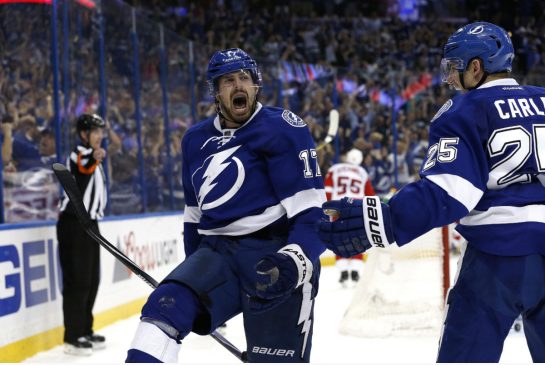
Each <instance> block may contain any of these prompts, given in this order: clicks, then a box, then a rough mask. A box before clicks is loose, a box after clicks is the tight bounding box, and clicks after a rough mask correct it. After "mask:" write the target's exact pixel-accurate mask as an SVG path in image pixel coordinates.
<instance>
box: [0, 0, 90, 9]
mask: <svg viewBox="0 0 545 365" xmlns="http://www.w3.org/2000/svg"><path fill="white" fill-rule="evenodd" d="M74 1H75V2H76V3H78V4H80V5H83V6H85V7H86V8H89V9H94V8H95V7H96V4H95V2H94V0H74ZM51 3H52V0H0V4H51Z"/></svg>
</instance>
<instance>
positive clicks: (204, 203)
mask: <svg viewBox="0 0 545 365" xmlns="http://www.w3.org/2000/svg"><path fill="white" fill-rule="evenodd" d="M315 148H316V147H315V144H314V141H313V139H312V137H311V134H310V132H309V129H308V127H307V125H306V124H305V123H304V121H303V120H302V119H301V118H299V117H298V116H297V115H295V114H294V113H292V112H290V111H288V110H283V109H280V108H273V107H265V106H262V105H261V104H260V103H258V105H257V108H256V111H255V113H254V114H253V115H252V117H251V118H250V119H249V120H248V121H247V122H246V123H245V124H244V125H243V126H241V127H239V128H237V129H222V128H221V126H220V122H219V119H218V117H217V116H216V117H215V118H214V117H211V118H208V119H206V120H204V121H202V122H200V123H198V124H196V125H194V126H193V127H191V128H190V129H189V130H188V131H187V132H186V134H185V135H184V138H183V141H182V150H183V171H182V177H183V185H184V192H185V198H186V207H185V210H184V245H185V250H186V254H191V253H192V252H193V251H194V250H195V249H196V246H197V245H198V243H199V241H200V238H201V237H202V235H227V236H242V235H247V234H251V233H254V232H257V231H260V230H262V229H264V228H265V227H269V226H271V225H272V226H273V227H275V225H277V226H278V227H281V228H279V230H282V229H283V228H286V233H287V234H288V233H289V236H288V241H287V242H286V244H288V243H297V244H298V245H300V246H301V248H302V249H303V250H304V251H305V253H306V255H307V256H308V257H309V259H310V260H311V261H314V260H315V259H316V258H318V257H319V255H320V254H321V253H322V252H323V251H324V249H325V247H324V246H323V244H322V243H321V241H320V240H319V238H318V236H317V234H316V232H315V231H314V223H315V222H316V221H317V220H319V219H320V217H321V205H322V203H323V202H324V201H325V191H324V185H323V180H322V176H321V173H320V170H319V167H318V160H317V154H316V150H315Z"/></svg>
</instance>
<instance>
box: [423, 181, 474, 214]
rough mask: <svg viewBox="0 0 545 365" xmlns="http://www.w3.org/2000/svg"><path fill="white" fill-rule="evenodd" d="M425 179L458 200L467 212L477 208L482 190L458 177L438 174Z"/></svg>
mask: <svg viewBox="0 0 545 365" xmlns="http://www.w3.org/2000/svg"><path fill="white" fill-rule="evenodd" d="M425 178H426V179H428V180H430V181H431V182H433V183H434V184H436V185H437V186H439V187H440V188H441V189H443V190H444V191H446V192H447V194H448V195H450V196H451V197H452V198H454V199H456V200H458V201H459V202H460V203H461V204H463V205H464V206H465V207H466V209H467V211H468V212H471V211H472V210H473V208H475V207H476V206H477V203H478V202H479V200H481V198H482V197H483V194H484V193H483V191H482V190H480V189H478V188H476V187H475V185H473V184H472V183H470V182H469V181H468V180H466V179H464V178H463V177H460V176H458V175H452V174H440V175H429V176H426V177H425Z"/></svg>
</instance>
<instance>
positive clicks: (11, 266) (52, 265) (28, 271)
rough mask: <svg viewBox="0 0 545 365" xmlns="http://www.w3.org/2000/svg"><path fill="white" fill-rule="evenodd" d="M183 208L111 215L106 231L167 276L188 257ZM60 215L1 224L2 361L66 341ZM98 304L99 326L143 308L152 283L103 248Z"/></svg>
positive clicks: (156, 273) (146, 264)
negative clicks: (57, 219)
mask: <svg viewBox="0 0 545 365" xmlns="http://www.w3.org/2000/svg"><path fill="white" fill-rule="evenodd" d="M182 223H183V217H182V213H175V214H174V213H169V214H154V215H149V214H148V215H146V216H123V217H117V218H116V217H112V218H108V219H106V220H104V221H102V222H100V224H99V226H100V231H101V233H102V235H103V236H104V237H105V238H106V239H107V240H108V241H110V242H111V243H112V244H113V245H115V246H117V248H118V249H119V250H121V251H122V252H123V253H125V254H126V255H127V256H128V257H129V258H130V259H131V260H133V261H134V262H135V263H136V264H138V266H139V267H141V268H142V269H144V270H145V271H146V272H147V273H148V274H150V275H151V276H152V277H153V278H155V279H156V280H158V281H160V280H161V279H162V278H163V277H165V276H166V275H167V274H168V273H169V272H170V271H171V270H172V269H173V268H174V267H176V265H177V263H179V262H181V261H182V260H183V258H184V253H183V244H182V234H183V232H182V231H183V224H182ZM55 224H56V222H55V221H47V222H41V223H37V224H24V225H5V227H2V229H1V230H0V328H1V331H0V362H18V361H21V360H23V359H25V358H27V357H29V356H32V355H34V354H35V353H37V352H39V351H44V350H47V349H50V348H52V347H54V346H58V345H59V344H61V343H62V336H63V332H64V327H63V319H62V295H61V291H62V277H61V271H60V266H59V259H58V243H57V238H56V228H55ZM100 275H101V281H100V287H99V292H98V296H97V300H96V303H95V307H94V314H95V326H94V329H95V330H98V329H100V328H102V327H104V326H107V325H109V324H111V323H113V322H115V321H117V320H120V319H124V318H127V317H130V316H132V315H134V314H136V313H138V312H139V311H140V309H141V307H142V305H143V303H144V301H145V298H146V297H147V295H148V294H149V293H150V292H151V288H150V287H149V286H148V285H147V284H145V283H144V282H143V281H142V280H141V279H139V278H138V277H136V276H135V275H134V274H132V273H131V272H130V271H128V270H127V269H126V268H125V267H124V266H123V265H122V264H121V263H120V262H119V261H117V260H115V259H114V257H113V256H112V255H111V254H110V253H109V252H107V251H106V250H105V249H101V271H100Z"/></svg>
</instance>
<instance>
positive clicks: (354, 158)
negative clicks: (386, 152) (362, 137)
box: [346, 148, 363, 166]
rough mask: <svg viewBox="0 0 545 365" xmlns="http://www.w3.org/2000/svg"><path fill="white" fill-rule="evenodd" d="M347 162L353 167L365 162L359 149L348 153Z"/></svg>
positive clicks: (353, 149)
mask: <svg viewBox="0 0 545 365" xmlns="http://www.w3.org/2000/svg"><path fill="white" fill-rule="evenodd" d="M346 162H348V163H350V164H352V165H358V166H359V165H361V163H362V162H363V153H362V152H361V151H360V150H358V149H357V148H352V149H351V150H350V151H348V152H347V153H346Z"/></svg>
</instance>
